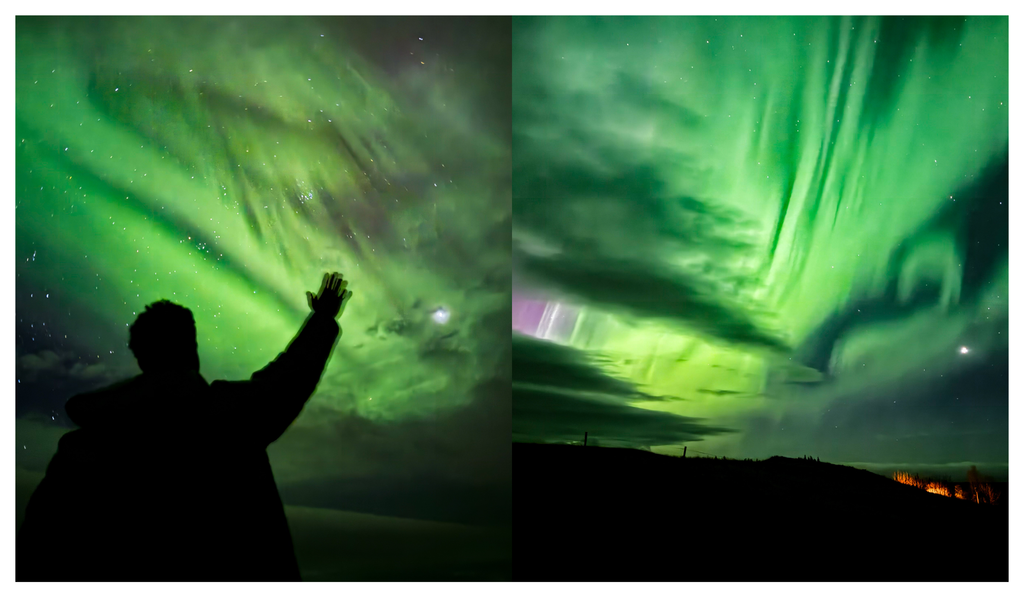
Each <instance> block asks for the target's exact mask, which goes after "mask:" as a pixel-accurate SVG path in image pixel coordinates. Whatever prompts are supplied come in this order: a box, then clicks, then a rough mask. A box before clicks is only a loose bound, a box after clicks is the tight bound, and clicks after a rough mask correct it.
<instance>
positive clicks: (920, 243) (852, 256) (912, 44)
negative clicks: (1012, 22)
mask: <svg viewBox="0 0 1024 597" xmlns="http://www.w3.org/2000/svg"><path fill="white" fill-rule="evenodd" d="M513 40H514V48H513V57H514V58H513V61H514V65H513V73H514V78H513V137H514V144H515V151H514V154H513V201H514V227H513V239H514V255H515V257H514V259H515V263H516V269H515V273H514V291H513V292H514V299H513V300H514V304H516V303H518V302H519V301H520V300H522V301H524V302H523V306H522V307H520V306H518V305H517V306H514V315H513V327H514V328H515V329H518V330H519V331H521V332H523V333H526V334H531V335H536V336H540V337H543V338H547V339H549V340H555V341H558V342H559V343H561V344H563V345H565V346H566V349H567V350H568V349H573V348H574V349H577V351H576V353H575V356H574V357H572V358H573V359H577V360H578V361H580V362H589V363H591V366H597V367H599V368H600V370H601V371H603V372H604V374H606V375H609V376H611V377H614V378H616V379H618V380H621V381H625V382H628V383H629V384H632V386H633V388H634V390H633V391H634V394H633V395H631V396H630V397H629V398H628V400H626V402H623V400H622V399H620V400H619V401H618V408H622V407H623V406H624V404H626V403H628V405H629V406H632V407H639V408H642V409H647V410H654V411H663V412H665V413H672V414H676V415H684V416H685V417H692V418H694V419H687V420H688V421H690V422H691V424H692V423H693V422H695V421H702V422H703V424H705V425H708V426H709V427H708V431H707V433H701V432H700V431H693V430H692V429H691V431H692V432H687V433H680V434H677V435H676V441H673V442H671V443H670V445H663V446H660V447H658V446H654V447H655V448H656V449H659V450H664V451H669V452H673V453H675V451H676V450H678V448H679V446H680V445H682V444H684V443H687V442H690V441H697V440H701V444H702V446H703V447H701V446H697V445H691V447H692V448H697V449H700V450H704V451H706V452H708V453H714V454H719V455H725V456H730V457H767V456H770V455H772V454H787V455H795V456H799V455H802V454H817V455H820V456H821V458H822V459H825V458H828V459H830V460H832V461H846V462H867V463H869V464H870V465H872V466H876V468H885V467H884V466H882V465H883V464H884V463H893V464H896V463H911V464H916V465H926V464H927V465H929V466H940V465H945V464H950V463H954V462H959V461H971V460H973V461H976V462H979V463H986V465H992V466H994V467H996V469H1000V468H1001V470H999V471H998V472H1000V473H1002V474H1005V466H1006V462H1007V452H1006V446H1007V435H1008V433H1007V415H1006V404H1007V403H1006V400H1007V396H1006V391H1005V385H1006V379H1005V377H1006V368H1005V365H1000V359H1003V360H1005V358H1006V357H1005V355H1006V350H1007V292H1008V281H1007V280H1008V275H1007V260H1006V259H1007V251H1006V234H1007V233H1006V228H1007V219H1006V201H1007V197H1006V192H1005V173H1004V174H1003V175H1002V176H1003V179H1002V180H1003V182H1002V184H1003V186H1002V189H1003V190H1002V194H1001V195H1000V193H999V191H998V189H999V185H998V181H999V180H1000V175H999V165H1000V163H1003V161H1004V160H1005V156H1006V151H1007V139H1008V124H1007V95H1008V45H1007V44H1008V29H1007V19H1006V18H976V19H975V18H971V19H964V18H884V19H882V18H861V17H857V18H833V17H828V18H804V17H778V18H775V17H719V18H714V17H706V18H705V17H700V18H669V17H665V18H594V19H591V18H544V19H535V18H520V19H516V21H515V25H514V33H513ZM993 180H994V181H996V182H995V183H993V182H992V181H993ZM993 185H995V186H994V188H995V190H993ZM997 202H998V204H997ZM982 225H984V226H987V227H988V228H987V229H985V230H983V231H982V232H979V227H980V226H982ZM968 268H970V269H968ZM531 300H532V301H533V305H534V306H533V307H530V306H529V305H528V304H527V303H529V301H531ZM538 303H539V304H540V305H541V306H540V307H536V304H538ZM531 308H533V309H540V310H542V311H543V312H544V315H543V316H539V319H538V315H539V313H540V311H537V312H536V313H535V315H534V316H533V318H532V319H531V318H530V317H528V316H527V315H526V312H527V310H528V309H531ZM566 313H568V314H566ZM517 322H518V323H517ZM517 342H518V340H517ZM962 345H964V346H966V347H969V348H968V353H963V352H961V350H960V347H961V346H962ZM519 346H521V347H522V348H523V350H524V351H526V352H530V353H531V354H532V353H533V352H536V349H535V347H533V348H531V346H532V345H531V344H530V343H527V342H525V341H524V342H522V343H521V344H520V345H519ZM521 358H522V359H523V360H524V361H528V360H530V359H531V358H532V357H531V356H523V357H520V356H519V355H517V356H516V362H517V363H518V362H519V361H520V359H521ZM563 358H570V357H563ZM984 367H989V368H990V369H991V368H994V369H991V370H992V371H993V373H992V374H990V375H988V377H987V378H986V379H988V381H987V382H986V383H992V384H995V386H996V389H995V390H989V389H986V388H985V387H982V386H983V385H984V384H974V385H973V388H971V387H969V388H967V389H965V388H964V387H962V386H963V385H964V382H962V379H963V376H968V375H973V374H981V373H979V371H980V369H979V368H984ZM520 371H521V369H520V367H518V366H517V367H516V380H517V383H519V380H520V378H521V375H520ZM522 371H525V368H524V369H522ZM972 372H973V373H972ZM524 375H526V373H524ZM1000 376H1001V378H1000ZM570 377H571V376H570ZM993 377H994V380H993ZM951 378H955V379H956V380H958V382H957V383H959V385H957V384H955V383H953V382H952V381H951ZM567 383H569V385H572V382H571V381H570V382H567ZM1000 384H1001V386H1000ZM520 385H521V384H520ZM967 385H968V386H971V384H967ZM954 386H955V389H954ZM999 387H1002V388H1003V389H1002V390H1000V389H999ZM528 389H529V391H530V392H533V393H536V391H537V388H536V386H530V388H528ZM551 390H552V391H553V392H554V393H555V394H557V395H561V396H564V395H565V393H566V392H569V391H571V390H572V388H564V387H563V388H558V387H557V384H554V385H552V386H551ZM949 392H956V393H957V395H956V396H951V395H949ZM583 394H586V391H583ZM983 394H985V396H982V395H983ZM531 395H532V394H531ZM553 395H554V394H553ZM516 396H517V397H516V403H515V404H517V405H518V404H519V403H520V397H521V396H520V394H519V393H517V395H516ZM605 396H607V395H606V394H605ZM954 398H955V399H956V400H960V399H961V398H962V399H963V400H964V402H967V401H972V402H973V403H975V404H976V405H978V409H977V410H971V411H970V412H961V411H955V410H953V407H951V406H949V405H948V404H946V402H947V401H953V400H954ZM904 399H905V400H904ZM940 403H941V404H940ZM530 404H531V406H530V408H529V409H526V408H525V407H524V409H518V407H514V408H517V411H516V413H517V414H516V415H514V419H513V433H514V436H515V437H518V438H520V439H524V440H530V441H566V440H567V438H568V437H573V438H577V439H582V434H583V432H584V430H586V427H587V424H588V422H590V423H591V425H599V423H598V422H597V421H599V420H602V419H600V417H598V416H597V415H596V414H595V416H594V419H593V422H591V421H590V420H588V419H585V418H581V419H580V420H577V421H573V420H572V418H571V417H564V416H562V415H563V414H564V410H559V409H558V408H556V407H555V406H551V408H550V409H549V412H548V415H549V416H548V417H547V418H545V415H544V414H542V413H541V411H543V408H539V409H534V408H533V406H532V405H533V404H534V402H530ZM886 405H890V407H891V408H887V407H886ZM961 406H962V405H961ZM957 408H959V407H957ZM895 409H899V410H895ZM577 412H579V411H577ZM554 419H558V420H559V421H561V426H560V427H559V426H558V425H554V424H553V423H552V421H553V420H554ZM605 423H606V421H605ZM661 424H662V425H671V424H672V421H671V419H662V420H661ZM600 425H604V423H601V424H600ZM553 427H558V428H559V429H560V431H558V432H554V431H552V429H553ZM722 428H728V429H730V430H731V432H729V433H724V432H722V431H721V430H722ZM601 429H603V430H604V434H602V433H595V432H594V429H593V427H591V428H590V431H591V438H592V439H597V441H600V438H601V437H602V436H603V437H604V438H605V440H606V443H609V444H615V443H625V444H627V445H641V446H650V445H651V444H650V443H649V442H648V443H645V441H643V440H640V439H637V438H638V437H647V436H649V435H651V434H650V433H647V432H646V431H640V430H638V429H637V428H635V427H633V428H631V427H630V426H629V425H628V424H623V425H621V426H619V427H615V426H614V425H605V426H603V427H601ZM900 439H902V440H904V441H903V443H902V444H901V443H899V440H900ZM956 466H960V465H959V464H958V465H956ZM954 468H955V467H954ZM962 468H963V470H966V465H964V466H963V467H962ZM956 472H957V473H962V472H963V471H962V470H959V469H957V470H956Z"/></svg>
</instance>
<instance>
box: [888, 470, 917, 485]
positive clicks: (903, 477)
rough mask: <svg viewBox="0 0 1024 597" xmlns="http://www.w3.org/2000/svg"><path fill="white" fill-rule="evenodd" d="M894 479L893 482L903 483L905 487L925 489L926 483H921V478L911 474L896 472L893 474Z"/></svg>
mask: <svg viewBox="0 0 1024 597" xmlns="http://www.w3.org/2000/svg"><path fill="white" fill-rule="evenodd" d="M892 479H893V481H896V482H898V483H903V484H904V485H910V486H911V487H917V488H919V489H924V482H923V481H921V478H920V477H918V476H917V475H911V474H910V473H905V472H903V471H896V472H895V473H893V474H892Z"/></svg>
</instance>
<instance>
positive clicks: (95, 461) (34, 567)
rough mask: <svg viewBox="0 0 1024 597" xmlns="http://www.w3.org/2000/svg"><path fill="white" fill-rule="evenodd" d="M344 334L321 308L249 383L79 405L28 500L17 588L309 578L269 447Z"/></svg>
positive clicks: (165, 389) (81, 398)
mask: <svg viewBox="0 0 1024 597" xmlns="http://www.w3.org/2000/svg"><path fill="white" fill-rule="evenodd" d="M339 332H340V329H339V327H338V324H337V322H336V321H335V320H334V319H333V318H331V317H329V316H324V315H321V314H316V313H314V314H313V315H311V316H310V317H309V318H308V319H307V320H306V322H305V323H304V324H303V327H302V329H301V331H300V332H299V334H298V335H297V336H296V337H295V339H293V340H292V342H291V344H290V345H289V346H288V348H287V350H286V351H285V352H283V353H281V354H280V355H279V356H278V357H277V358H276V359H275V360H274V361H273V362H272V363H270V364H269V365H268V366H267V367H265V368H263V369H261V370H260V371H258V372H256V373H254V374H253V375H252V377H251V378H250V379H249V380H248V381H214V382H213V383H207V382H206V380H205V379H203V377H202V376H201V375H199V373H198V372H190V373H176V374H159V375H157V374H152V373H143V374H141V375H139V376H136V377H134V378H132V379H129V380H126V381H123V382H120V383H117V384H115V385H113V386H110V387H107V388H103V389H101V390H97V391H94V392H89V393H86V394H80V395H77V396H74V397H73V398H71V399H70V400H68V402H67V404H66V406H65V410H66V411H67V415H68V417H69V418H70V419H71V420H72V421H73V422H74V423H75V424H76V425H78V427H79V429H76V430H74V431H70V432H68V433H66V434H65V435H64V436H63V437H61V439H60V442H59V443H58V448H57V453H56V454H55V455H54V457H53V458H52V460H51V461H50V463H49V465H48V466H47V469H46V475H45V477H44V478H43V480H42V481H41V482H40V484H39V486H38V487H37V488H36V490H35V492H34V493H33V494H32V497H31V499H30V500H29V503H28V506H27V509H26V513H25V519H24V522H23V523H22V526H21V528H20V529H19V531H18V536H17V552H16V560H17V562H16V570H17V579H16V580H18V581H23V580H73V581H83V580H97V581H99V580H102V581H113V580H135V581H211V580H227V581H258V580H290V581H297V580H300V578H299V569H298V564H297V562H296V559H295V554H294V550H293V547H292V540H291V534H290V532H289V530H288V523H287V520H286V519H285V514H284V507H283V505H282V503H281V498H280V496H279V494H278V492H277V485H276V484H275V482H274V475H273V472H272V471H271V468H270V462H269V460H268V458H267V452H266V448H267V446H268V445H269V444H270V443H271V442H273V441H274V440H276V439H277V438H278V437H280V436H281V434H282V433H284V431H285V430H286V429H287V428H288V426H289V425H290V424H291V422H292V421H294V420H295V418H296V417H297V416H298V415H299V413H300V412H301V410H302V408H303V406H304V405H305V403H306V400H308V399H309V397H310V396H311V395H312V394H313V391H314V390H315V389H316V386H317V384H318V383H319V381H320V376H321V374H322V373H323V370H324V367H325V365H326V364H327V360H328V359H329V358H330V355H331V352H332V350H333V348H334V344H335V342H336V341H337V339H338V336H339Z"/></svg>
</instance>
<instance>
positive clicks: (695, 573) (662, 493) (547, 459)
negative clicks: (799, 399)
mask: <svg viewBox="0 0 1024 597" xmlns="http://www.w3.org/2000/svg"><path fill="white" fill-rule="evenodd" d="M513 473H514V475H515V477H514V478H515V483H514V486H513V487H514V490H513V491H514V516H515V521H514V524H515V527H514V528H515V533H514V536H513V549H514V556H513V562H514V564H513V575H514V578H515V580H523V581H527V580H530V581H541V580H543V581H554V580H565V581H733V580H736V581H748V580H749V581H972V580H973V581H977V580H983V581H1007V580H1008V578H1009V547H1008V546H1009V526H1008V519H1007V509H1006V507H1005V503H1006V502H1005V500H1004V501H1003V504H1004V506H998V505H997V506H988V505H979V504H975V503H971V502H966V501H964V500H957V499H954V498H949V497H944V496H940V495H934V494H930V493H927V492H925V491H923V490H921V489H918V488H914V487H909V486H906V485H902V484H900V483H897V482H896V481H893V480H891V479H888V478H886V477H882V476H880V475H877V474H875V473H871V472H869V471H864V470H860V469H855V468H852V467H848V466H841V465H834V464H829V463H824V462H816V461H813V460H805V459H792V458H781V457H773V458H770V459H768V460H763V461H742V460H723V459H719V460H716V459H713V458H678V457H673V456H664V455H659V454H654V453H651V452H645V451H640V450H630V449H622V448H594V447H582V446H568V445H540V444H514V445H513Z"/></svg>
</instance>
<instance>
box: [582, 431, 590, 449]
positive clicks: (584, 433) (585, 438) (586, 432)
mask: <svg viewBox="0 0 1024 597" xmlns="http://www.w3.org/2000/svg"><path fill="white" fill-rule="evenodd" d="M588 433H589V431H584V432H583V447H584V448H586V447H587V434H588Z"/></svg>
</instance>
